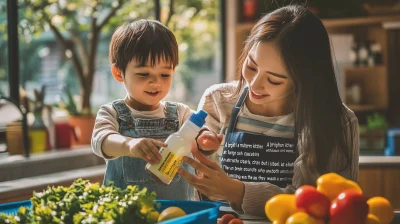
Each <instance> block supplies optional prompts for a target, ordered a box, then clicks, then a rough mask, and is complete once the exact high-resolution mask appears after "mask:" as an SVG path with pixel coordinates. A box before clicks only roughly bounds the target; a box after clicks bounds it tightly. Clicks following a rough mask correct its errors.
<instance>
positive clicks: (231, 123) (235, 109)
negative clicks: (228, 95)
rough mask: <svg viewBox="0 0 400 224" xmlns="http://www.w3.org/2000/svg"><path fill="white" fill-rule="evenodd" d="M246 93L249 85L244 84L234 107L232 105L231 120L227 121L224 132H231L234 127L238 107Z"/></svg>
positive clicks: (240, 105) (240, 106) (239, 107)
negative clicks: (226, 128)
mask: <svg viewBox="0 0 400 224" xmlns="http://www.w3.org/2000/svg"><path fill="white" fill-rule="evenodd" d="M248 93H249V87H247V86H246V87H244V89H243V92H242V94H241V95H240V97H239V100H238V101H237V102H236V105H235V107H233V109H232V114H231V120H230V121H229V126H228V131H227V132H226V134H230V133H232V132H233V130H234V129H235V127H236V122H237V118H238V115H239V112H240V109H241V108H242V106H243V103H244V101H245V100H246V97H247V94H248Z"/></svg>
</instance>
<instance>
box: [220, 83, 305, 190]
mask: <svg viewBox="0 0 400 224" xmlns="http://www.w3.org/2000/svg"><path fill="white" fill-rule="evenodd" d="M248 92H249V90H248V87H246V88H245V89H244V91H243V93H242V95H241V96H240V98H239V100H238V102H237V103H236V105H235V107H234V108H233V109H232V116H231V119H230V122H229V126H228V130H227V132H226V136H225V143H224V150H223V152H222V156H221V167H222V169H223V170H224V171H225V172H226V173H227V174H228V175H229V176H230V177H231V178H235V179H239V180H241V181H243V182H269V183H271V184H274V185H276V186H278V187H282V188H284V187H286V185H291V184H292V178H293V165H294V161H295V160H296V158H297V150H296V142H295V141H294V139H288V138H280V137H272V136H267V135H262V134H252V133H247V132H242V131H236V130H235V127H236V122H237V119H238V114H239V112H240V110H241V108H242V106H243V103H244V101H245V99H246V97H247V95H248Z"/></svg>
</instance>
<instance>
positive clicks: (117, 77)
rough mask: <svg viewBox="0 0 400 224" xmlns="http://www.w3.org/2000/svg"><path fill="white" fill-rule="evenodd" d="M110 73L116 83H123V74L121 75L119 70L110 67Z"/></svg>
mask: <svg viewBox="0 0 400 224" xmlns="http://www.w3.org/2000/svg"><path fill="white" fill-rule="evenodd" d="M111 73H112V75H113V77H114V79H115V80H117V82H120V83H123V82H124V77H123V76H124V74H122V72H121V70H120V69H119V68H117V66H115V65H111Z"/></svg>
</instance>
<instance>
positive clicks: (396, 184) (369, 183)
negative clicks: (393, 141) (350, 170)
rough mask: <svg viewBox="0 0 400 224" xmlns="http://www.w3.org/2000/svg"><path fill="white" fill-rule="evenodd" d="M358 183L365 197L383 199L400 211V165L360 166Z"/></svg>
mask: <svg viewBox="0 0 400 224" xmlns="http://www.w3.org/2000/svg"><path fill="white" fill-rule="evenodd" d="M358 183H359V185H360V187H361V188H362V190H363V193H364V195H365V197H367V198H371V197H375V196H382V197H385V198H387V199H388V200H389V201H390V202H391V203H392V205H393V207H394V209H395V210H398V211H399V210H400V165H388V166H386V165H382V164H381V165H378V164H376V165H366V166H360V171H359V175H358Z"/></svg>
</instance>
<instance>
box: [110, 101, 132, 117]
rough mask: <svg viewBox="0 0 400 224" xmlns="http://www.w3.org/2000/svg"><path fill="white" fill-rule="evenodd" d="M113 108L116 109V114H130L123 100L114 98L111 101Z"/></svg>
mask: <svg viewBox="0 0 400 224" xmlns="http://www.w3.org/2000/svg"><path fill="white" fill-rule="evenodd" d="M112 105H113V107H114V109H115V110H116V111H117V114H118V116H130V115H131V111H130V110H129V108H128V106H126V104H125V102H124V100H114V101H113V102H112Z"/></svg>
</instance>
